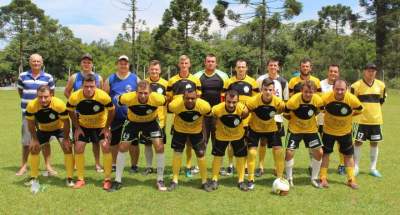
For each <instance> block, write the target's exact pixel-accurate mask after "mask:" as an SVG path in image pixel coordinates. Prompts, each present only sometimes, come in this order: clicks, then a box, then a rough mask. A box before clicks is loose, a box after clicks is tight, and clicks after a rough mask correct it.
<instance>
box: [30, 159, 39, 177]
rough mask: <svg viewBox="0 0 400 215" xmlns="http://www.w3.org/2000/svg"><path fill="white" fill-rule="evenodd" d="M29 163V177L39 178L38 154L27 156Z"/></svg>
mask: <svg viewBox="0 0 400 215" xmlns="http://www.w3.org/2000/svg"><path fill="white" fill-rule="evenodd" d="M29 161H30V165H31V177H32V178H37V177H39V164H40V157H39V154H36V155H34V154H32V153H31V154H29Z"/></svg>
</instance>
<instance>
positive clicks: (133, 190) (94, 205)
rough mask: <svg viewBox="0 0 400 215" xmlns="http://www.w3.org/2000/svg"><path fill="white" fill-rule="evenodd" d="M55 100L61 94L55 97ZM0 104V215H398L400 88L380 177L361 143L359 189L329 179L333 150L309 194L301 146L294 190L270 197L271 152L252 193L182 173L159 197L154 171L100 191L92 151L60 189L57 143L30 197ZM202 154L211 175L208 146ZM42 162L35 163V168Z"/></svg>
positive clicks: (12, 102)
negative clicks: (325, 176) (325, 177)
mask: <svg viewBox="0 0 400 215" xmlns="http://www.w3.org/2000/svg"><path fill="white" fill-rule="evenodd" d="M58 95H59V96H61V94H60V93H58ZM0 102H1V110H0V128H1V129H0V144H1V146H2V148H1V150H0V161H1V165H0V214H67V213H71V212H73V213H75V214H239V213H241V214H250V213H254V214H267V213H275V214H278V213H279V214H280V213H287V214H323V213H324V214H339V213H355V214H365V213H367V214H398V213H399V211H400V206H399V203H398V200H399V199H400V183H399V179H400V167H399V165H398V164H399V154H400V148H399V147H398V145H397V144H398V142H397V141H398V139H397V138H398V137H397V135H398V134H397V132H399V130H398V129H400V123H399V122H400V111H399V106H400V92H399V91H390V92H389V97H388V100H387V103H386V104H385V105H384V118H385V125H384V129H383V132H384V138H385V142H384V143H382V145H381V147H380V155H379V162H378V169H379V170H380V171H381V173H382V174H383V178H381V179H377V178H374V177H372V176H369V175H368V168H369V147H368V145H365V146H364V147H363V149H362V162H361V173H360V176H359V177H358V183H359V185H360V189H359V190H351V189H349V188H348V187H346V186H345V185H344V182H345V176H339V175H338V174H336V167H337V163H338V157H337V156H336V153H335V154H334V155H333V156H332V157H331V161H332V162H331V166H330V167H331V168H330V175H329V178H330V185H331V186H330V188H329V189H324V190H322V189H315V188H313V187H312V186H311V185H310V183H309V178H308V176H307V170H306V167H307V164H308V160H309V159H308V156H307V154H306V150H304V147H302V148H301V149H300V150H298V152H297V154H296V157H295V170H294V177H295V187H294V188H293V189H291V190H290V194H289V195H288V196H286V197H280V196H276V195H274V194H272V193H271V184H272V181H273V179H274V178H273V176H272V174H271V168H272V159H271V157H272V154H271V151H268V152H267V159H266V167H267V168H268V169H267V174H265V175H264V176H263V177H261V178H256V189H255V190H254V191H251V192H241V191H239V190H238V189H237V188H236V187H235V186H236V178H234V177H236V176H234V177H222V178H221V180H220V187H219V189H218V190H217V191H215V192H212V193H206V192H204V191H203V190H200V189H199V185H200V178H199V176H197V175H196V176H194V177H193V178H192V179H188V178H185V177H184V176H183V175H181V177H180V179H181V180H180V186H179V188H178V189H177V190H176V191H174V192H165V193H160V192H157V191H156V189H155V187H154V183H155V175H154V174H153V175H151V176H142V175H141V174H140V173H139V174H129V173H128V171H127V168H126V171H125V173H124V176H125V177H124V178H123V182H124V187H123V189H121V190H120V191H119V192H115V193H107V192H105V191H103V190H102V189H101V183H102V179H103V176H102V174H100V173H96V172H95V171H94V166H93V165H94V161H93V156H92V152H91V147H87V150H86V151H87V152H86V157H87V159H86V167H87V168H86V176H87V186H86V187H85V188H84V189H81V190H73V189H69V188H67V187H65V183H64V177H65V171H64V166H63V154H62V152H61V149H60V147H59V146H58V145H57V144H56V143H52V153H53V164H54V165H55V167H56V169H57V171H58V173H59V174H58V176H56V177H49V178H47V177H41V178H40V181H41V183H42V184H44V185H47V189H46V190H45V191H44V192H40V193H38V194H36V195H33V194H31V193H30V191H29V188H28V187H25V186H24V185H23V182H24V180H25V177H17V176H15V172H16V171H17V169H18V166H19V164H20V154H21V153H20V150H21V145H20V124H21V115H20V108H19V99H18V97H17V93H16V92H14V91H0ZM166 146H167V147H166V148H167V150H166V165H167V167H166V182H167V185H168V184H169V182H170V179H171V178H170V175H171V162H172V161H171V157H172V156H171V155H172V151H171V149H170V147H169V146H170V143H169V142H168V144H167V145H166ZM142 152H143V148H142ZM142 154H143V153H142ZM206 157H207V160H208V164H209V165H208V167H209V173H211V160H212V156H211V153H210V149H208V152H207V155H206ZM43 163H44V162H43V160H42V161H41V166H42V167H43ZM127 164H128V159H127ZM143 164H144V156H142V157H141V158H140V166H141V167H143ZM142 170H143V169H141V171H142ZM396 211H397V212H396Z"/></svg>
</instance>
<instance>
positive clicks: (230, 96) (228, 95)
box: [225, 90, 239, 98]
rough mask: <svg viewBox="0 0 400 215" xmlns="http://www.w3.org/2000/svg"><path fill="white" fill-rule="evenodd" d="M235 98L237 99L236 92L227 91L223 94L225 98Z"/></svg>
mask: <svg viewBox="0 0 400 215" xmlns="http://www.w3.org/2000/svg"><path fill="white" fill-rule="evenodd" d="M235 96H237V97H239V93H238V92H237V91H236V90H228V91H226V92H225V98H227V97H229V98H234V97H235Z"/></svg>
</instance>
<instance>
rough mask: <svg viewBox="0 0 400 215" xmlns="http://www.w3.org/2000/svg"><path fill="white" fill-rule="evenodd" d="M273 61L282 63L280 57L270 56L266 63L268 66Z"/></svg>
mask: <svg viewBox="0 0 400 215" xmlns="http://www.w3.org/2000/svg"><path fill="white" fill-rule="evenodd" d="M271 62H278V65H279V64H280V62H279V60H278V58H274V57H272V58H269V59H268V60H267V64H266V65H267V66H268V64H269V63H271Z"/></svg>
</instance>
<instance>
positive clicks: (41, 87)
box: [36, 84, 51, 93]
mask: <svg viewBox="0 0 400 215" xmlns="http://www.w3.org/2000/svg"><path fill="white" fill-rule="evenodd" d="M46 91H49V92H51V90H50V87H49V86H48V85H44V84H43V85H40V86H39V87H38V88H37V90H36V92H37V93H39V92H40V93H44V92H46Z"/></svg>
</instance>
